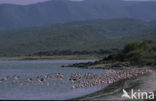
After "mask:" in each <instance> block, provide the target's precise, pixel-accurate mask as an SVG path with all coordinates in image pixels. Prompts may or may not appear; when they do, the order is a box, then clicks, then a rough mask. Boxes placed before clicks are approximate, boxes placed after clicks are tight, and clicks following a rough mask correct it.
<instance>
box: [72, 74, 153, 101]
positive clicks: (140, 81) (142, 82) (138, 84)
mask: <svg viewBox="0 0 156 101" xmlns="http://www.w3.org/2000/svg"><path fill="white" fill-rule="evenodd" d="M122 89H126V90H127V91H128V92H129V93H130V89H136V90H137V89H140V90H141V91H146V92H153V91H156V71H152V72H151V73H149V74H147V75H144V76H140V77H137V78H135V79H129V80H121V81H119V82H116V83H114V84H111V85H109V86H107V87H106V88H104V89H102V90H100V91H98V92H95V93H92V94H89V95H86V96H83V97H79V98H75V99H74V100H114V101H115V100H123V99H122V98H121V95H122V94H123V92H122Z"/></svg>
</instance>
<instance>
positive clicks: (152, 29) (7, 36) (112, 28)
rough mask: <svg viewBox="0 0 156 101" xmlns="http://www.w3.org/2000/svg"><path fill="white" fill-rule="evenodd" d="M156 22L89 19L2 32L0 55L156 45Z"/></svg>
mask: <svg viewBox="0 0 156 101" xmlns="http://www.w3.org/2000/svg"><path fill="white" fill-rule="evenodd" d="M155 25H156V22H144V21H141V20H134V19H112V20H103V19H98V20H89V21H79V22H72V23H66V24H57V25H52V26H48V27H34V28H30V29H20V30H10V31H0V56H19V55H28V54H33V53H37V52H40V51H41V52H44V51H54V50H60V51H61V50H72V51H83V50H87V51H90V50H91V51H94V50H99V49H104V50H107V49H113V48H122V47H123V46H124V45H125V44H127V43H129V42H133V41H138V40H153V43H154V44H156V40H155V39H156V26H155Z"/></svg>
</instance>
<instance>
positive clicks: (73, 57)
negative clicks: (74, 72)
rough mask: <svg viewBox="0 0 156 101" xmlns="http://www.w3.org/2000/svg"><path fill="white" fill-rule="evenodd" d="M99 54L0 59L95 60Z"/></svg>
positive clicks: (99, 57)
mask: <svg viewBox="0 0 156 101" xmlns="http://www.w3.org/2000/svg"><path fill="white" fill-rule="evenodd" d="M102 57H103V56H99V55H62V56H61V55H60V56H15V57H0V60H97V59H101V58H102Z"/></svg>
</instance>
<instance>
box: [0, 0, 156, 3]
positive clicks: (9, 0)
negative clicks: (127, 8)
mask: <svg viewBox="0 0 156 101" xmlns="http://www.w3.org/2000/svg"><path fill="white" fill-rule="evenodd" d="M44 1H48V0H0V3H16V4H32V3H37V2H44ZM72 1H74V0H72ZM75 1H78V0H75ZM128 1H156V0H128Z"/></svg>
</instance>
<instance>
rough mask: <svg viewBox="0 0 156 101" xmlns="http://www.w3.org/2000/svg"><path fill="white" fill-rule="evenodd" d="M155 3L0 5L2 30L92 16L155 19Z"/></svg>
mask: <svg viewBox="0 0 156 101" xmlns="http://www.w3.org/2000/svg"><path fill="white" fill-rule="evenodd" d="M155 11H156V2H139V1H120V0H84V1H79V2H74V1H70V0H50V1H47V2H43V3H37V4H32V5H26V6H23V5H13V4H1V5H0V22H1V23H0V29H13V28H24V27H33V26H47V25H51V24H56V23H65V22H72V21H80V20H91V19H98V18H103V19H114V18H134V19H140V20H147V21H151V20H155V19H156V13H155Z"/></svg>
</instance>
